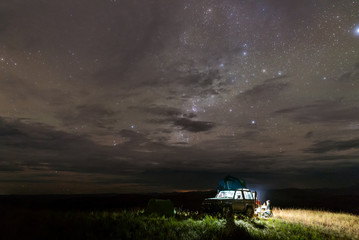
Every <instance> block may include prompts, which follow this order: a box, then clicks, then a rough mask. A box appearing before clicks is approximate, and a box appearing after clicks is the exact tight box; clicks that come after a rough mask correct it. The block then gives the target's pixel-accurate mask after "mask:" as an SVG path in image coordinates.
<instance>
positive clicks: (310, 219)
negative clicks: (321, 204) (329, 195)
mask: <svg viewBox="0 0 359 240" xmlns="http://www.w3.org/2000/svg"><path fill="white" fill-rule="evenodd" d="M273 214H274V216H275V218H276V219H281V220H284V221H286V222H289V223H296V224H298V223H300V224H304V225H306V226H311V227H313V228H316V229H318V230H319V231H322V232H331V233H332V234H333V235H334V236H335V238H352V239H359V216H356V215H352V214H348V213H332V212H326V211H319V210H305V209H280V208H274V209H273Z"/></svg>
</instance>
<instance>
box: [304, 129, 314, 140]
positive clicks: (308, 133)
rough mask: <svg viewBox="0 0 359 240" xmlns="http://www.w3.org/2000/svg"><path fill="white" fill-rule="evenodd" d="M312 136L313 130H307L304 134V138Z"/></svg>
mask: <svg viewBox="0 0 359 240" xmlns="http://www.w3.org/2000/svg"><path fill="white" fill-rule="evenodd" d="M311 137H313V131H310V132H307V134H305V138H311Z"/></svg>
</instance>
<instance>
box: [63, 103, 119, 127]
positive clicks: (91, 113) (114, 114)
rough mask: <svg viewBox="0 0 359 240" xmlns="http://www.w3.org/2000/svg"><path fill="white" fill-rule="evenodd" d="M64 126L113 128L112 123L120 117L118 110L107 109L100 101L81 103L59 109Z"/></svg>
mask: <svg viewBox="0 0 359 240" xmlns="http://www.w3.org/2000/svg"><path fill="white" fill-rule="evenodd" d="M57 117H58V119H61V120H62V122H63V123H64V125H65V126H71V127H73V126H80V125H92V126H94V127H98V128H103V129H110V130H112V129H113V125H114V123H116V121H119V120H120V119H121V116H120V112H119V111H114V110H112V109H109V108H108V107H106V106H105V105H102V104H101V103H98V104H83V105H78V106H75V107H74V108H73V109H72V110H69V109H66V111H63V110H60V111H59V112H58V113H57Z"/></svg>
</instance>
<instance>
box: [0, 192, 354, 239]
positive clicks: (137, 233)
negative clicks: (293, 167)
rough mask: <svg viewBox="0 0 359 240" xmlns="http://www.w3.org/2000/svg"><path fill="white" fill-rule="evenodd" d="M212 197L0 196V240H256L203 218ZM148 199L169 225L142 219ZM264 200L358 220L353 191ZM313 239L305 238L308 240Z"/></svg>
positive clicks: (226, 223)
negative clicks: (164, 209)
mask: <svg viewBox="0 0 359 240" xmlns="http://www.w3.org/2000/svg"><path fill="white" fill-rule="evenodd" d="M214 195H215V192H189V193H165V194H126V195H118V194H107V195H46V196H43V195H42V196H0V229H1V233H0V239H258V237H253V236H251V235H250V233H249V232H248V229H247V230H246V229H245V228H243V227H240V225H238V224H237V225H234V224H232V221H226V220H225V219H220V218H219V219H217V218H212V217H208V216H205V215H203V214H201V213H200V206H201V202H202V201H203V199H204V198H206V197H212V196H214ZM151 198H160V199H170V200H171V201H172V202H173V203H174V205H175V207H176V209H177V211H178V214H177V215H176V216H175V217H173V218H169V219H166V218H162V217H154V216H147V215H145V214H144V213H143V209H145V208H146V205H147V203H148V201H149V200H150V199H151ZM265 198H266V199H271V201H272V205H274V206H276V207H282V208H286V207H292V208H293V207H294V208H307V209H308V208H309V209H322V210H329V211H332V212H348V213H354V214H359V209H358V205H357V204H356V203H357V202H358V200H359V192H358V191H353V190H352V189H350V190H349V189H346V190H336V191H334V190H298V189H287V190H276V191H268V192H266V195H265ZM241 221H242V220H241ZM243 221H248V222H243V224H242V225H243V226H247V225H248V224H249V225H250V226H251V227H253V228H254V229H257V228H258V229H260V228H264V226H267V225H265V224H264V225H263V224H262V223H258V222H253V221H249V220H243ZM266 224H267V223H266ZM270 224H275V223H270ZM270 226H272V225H268V226H267V227H270ZM297 230H298V229H297ZM299 232H300V231H299ZM309 232H310V231H309ZM303 236H304V239H305V238H306V237H305V235H303ZM303 236H302V237H303ZM313 236H314V235H313ZM313 236H312V235H308V239H309V238H313ZM319 236H321V237H323V235H319ZM327 237H328V238H329V236H327ZM268 239H276V238H275V237H273V236H272V237H268Z"/></svg>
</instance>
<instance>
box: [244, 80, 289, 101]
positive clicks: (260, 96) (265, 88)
mask: <svg viewBox="0 0 359 240" xmlns="http://www.w3.org/2000/svg"><path fill="white" fill-rule="evenodd" d="M285 77H286V76H281V77H278V78H272V79H267V80H266V81H265V82H264V83H263V84H260V85H256V86H254V87H253V88H251V89H249V90H247V91H245V92H243V93H241V94H239V95H238V99H239V100H240V101H245V102H248V103H252V104H254V103H257V102H269V101H273V100H275V99H277V98H278V97H279V96H280V93H281V92H282V91H284V90H286V89H288V88H289V83H286V82H276V80H279V79H282V78H285Z"/></svg>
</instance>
